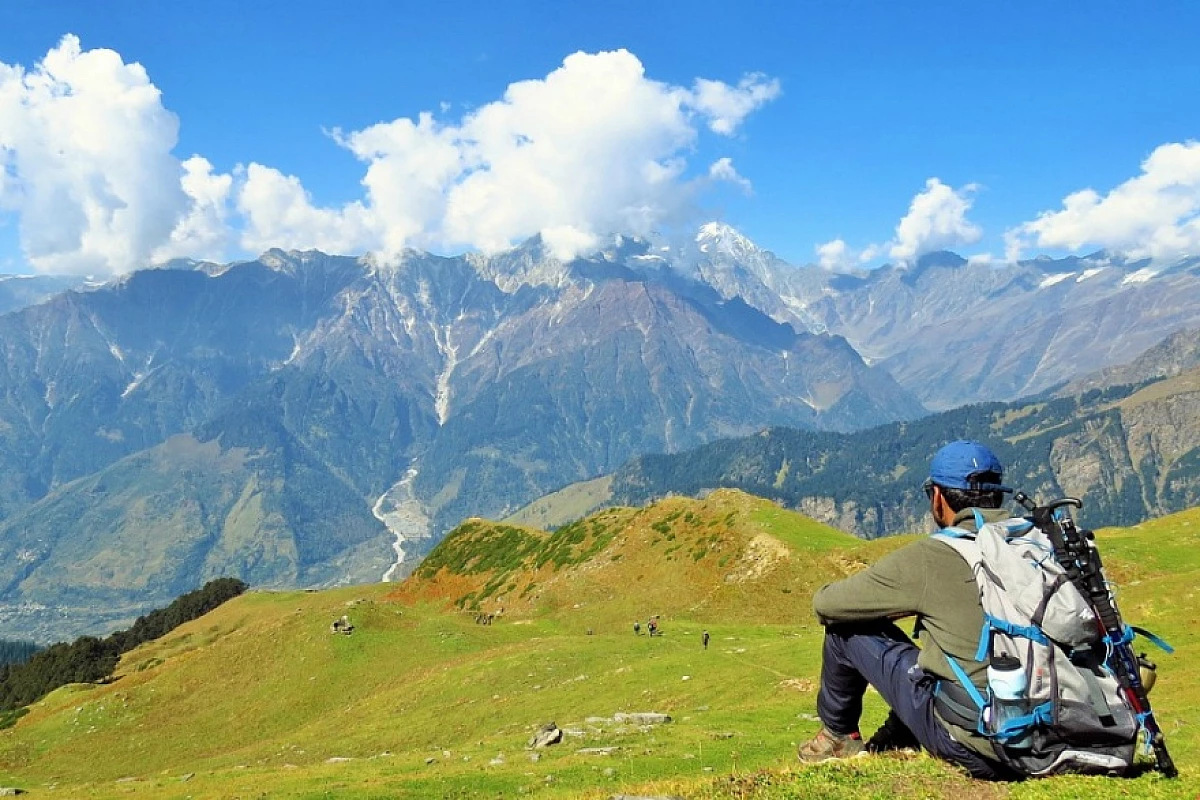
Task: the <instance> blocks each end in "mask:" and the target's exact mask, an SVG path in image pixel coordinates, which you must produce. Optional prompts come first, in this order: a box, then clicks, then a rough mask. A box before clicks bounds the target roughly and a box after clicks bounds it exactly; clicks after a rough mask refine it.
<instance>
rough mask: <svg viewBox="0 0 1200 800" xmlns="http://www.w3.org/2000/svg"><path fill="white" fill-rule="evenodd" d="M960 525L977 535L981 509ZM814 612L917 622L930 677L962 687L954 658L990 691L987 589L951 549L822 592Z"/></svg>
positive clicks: (908, 551) (967, 734)
mask: <svg viewBox="0 0 1200 800" xmlns="http://www.w3.org/2000/svg"><path fill="white" fill-rule="evenodd" d="M979 511H980V513H981V514H982V515H983V518H984V520H985V521H986V522H999V521H1000V520H1003V519H1007V518H1008V517H1009V516H1011V515H1010V514H1009V513H1008V512H1006V511H1004V510H1002V509H979ZM954 525H955V526H956V527H959V528H964V529H966V530H970V531H974V530H975V513H974V509H966V510H964V511H960V512H959V513H958V514H957V515H956V516H955V518H954ZM813 610H814V611H815V612H816V614H817V619H819V620H820V621H821V624H822V625H829V624H834V623H839V622H867V621H870V620H878V619H900V618H903V617H911V616H915V617H916V618H917V636H918V642H919V643H920V645H921V653H920V655H919V656H918V657H917V664H918V665H920V667H921V669H922V670H924V671H925V672H926V673H927V674H930V675H934V676H936V677H938V678H941V679H943V680H948V681H954V680H955V678H954V672H953V671H952V670H951V669H950V664H949V663H948V662H947V661H946V654H949V655H951V656H953V657H954V659H955V660H956V661H957V662H958V664H959V666H961V667H962V668H963V669H964V670H965V671H966V673H967V675H969V676H970V678H971V682H972V683H974V684H975V685H976V686H977V687H979V688H980V689H981V690H982V689H985V688H986V686H987V672H986V669H987V667H986V665H985V664H983V663H982V662H979V661H976V660H975V652H976V649H977V648H978V647H979V635H980V631H981V630H982V629H983V607H982V606H981V605H980V603H979V588H978V585H977V584H976V583H975V576H974V575H973V574H972V572H971V568H970V567H969V566H968V565H967V562H966V561H964V560H963V557H962V556H960V555H959V554H958V553H957V551H955V550H954V549H953V548H952V547H950V545H948V544H946V543H945V542H940V541H938V540H937V539H933V538H925V539H919V540H917V541H915V542H913V543H912V544H909V545H905V546H904V547H901V548H900V549H899V550H895V551H893V552H891V553H889V554H888V555H886V556H884V557H883V558H881V559H879V561H877V562H875V564H873V565H872V566H871V567H869V568H867V569H865V570H863V571H862V572H859V573H857V574H855V575H851V576H850V577H849V578H845V579H844V580H840V581H838V582H836V583H831V584H828V585H826V586H824V587H822V588H821V589H820V590H818V591H817V593H816V595H815V596H814V597H813ZM939 718H940V717H939ZM942 724H943V725H945V727H946V729H947V730H949V731H950V734H951V735H952V736H953V737H954V738H955V740H957V741H958V742H960V743H961V744H963V745H966V746H967V747H970V748H971V749H972V750H975V751H976V752H979V753H981V754H982V755H985V756H987V757H988V758H993V759H994V758H995V757H996V755H995V750H994V748H993V747H992V745H991V742H989V741H988V740H987V739H985V738H983V737H982V736H979V735H978V734H977V733H975V732H973V731H968V730H965V729H963V728H958V727H956V726H953V725H949V724H947V723H946V722H945V720H942Z"/></svg>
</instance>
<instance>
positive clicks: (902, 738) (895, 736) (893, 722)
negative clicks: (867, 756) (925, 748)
mask: <svg viewBox="0 0 1200 800" xmlns="http://www.w3.org/2000/svg"><path fill="white" fill-rule="evenodd" d="M920 749H921V743H920V742H919V741H917V737H916V736H914V735H913V732H912V731H910V730H909V729H908V726H907V725H905V724H904V722H903V721H901V719H900V718H899V717H898V716H896V713H895V712H894V711H893V712H891V713H889V714H888V718H887V719H885V720H884V721H883V724H882V725H880V726H879V730H877V731H875V733H873V734H871V738H870V739H868V740H867V752H868V753H886V752H887V751H889V750H913V751H916V750H920Z"/></svg>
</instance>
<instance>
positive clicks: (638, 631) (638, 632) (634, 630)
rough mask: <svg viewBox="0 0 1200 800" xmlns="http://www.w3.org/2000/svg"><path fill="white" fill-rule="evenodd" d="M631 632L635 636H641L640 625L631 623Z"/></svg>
mask: <svg viewBox="0 0 1200 800" xmlns="http://www.w3.org/2000/svg"><path fill="white" fill-rule="evenodd" d="M633 632H634V634H635V635H637V636H641V635H642V623H640V622H634V623H633Z"/></svg>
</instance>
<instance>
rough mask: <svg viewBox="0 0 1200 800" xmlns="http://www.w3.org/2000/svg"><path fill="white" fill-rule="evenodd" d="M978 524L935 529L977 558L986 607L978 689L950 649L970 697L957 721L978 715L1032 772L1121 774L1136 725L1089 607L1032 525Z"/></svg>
mask: <svg viewBox="0 0 1200 800" xmlns="http://www.w3.org/2000/svg"><path fill="white" fill-rule="evenodd" d="M976 521H977V523H978V527H979V531H978V533H971V532H970V531H966V530H963V529H960V528H945V529H943V530H942V531H941V532H940V533H938V534H935V535H934V538H935V539H938V540H940V541H942V542H945V543H946V544H947V545H949V546H950V547H953V548H954V549H955V550H956V551H957V552H958V553H959V554H960V555H961V556H962V557H963V558H964V559H965V560H966V562H967V563H968V564H970V565H971V568H972V570H973V571H974V573H975V581H976V583H977V584H978V586H979V597H980V601H981V602H982V605H983V613H984V624H983V630H982V632H981V633H980V638H979V649H978V650H977V651H976V653H975V659H976V660H977V661H980V662H984V663H986V664H988V665H989V668H988V688H987V690H986V692H980V691H979V689H978V688H977V687H975V686H974V685H973V684H972V682H971V680H970V678H968V676H967V674H966V672H965V670H963V669H962V667H961V666H960V665H959V664H958V663H957V662H956V661H955V660H954V659H953V658H950V657H949V656H947V658H948V660H949V662H950V666H951V669H953V670H954V671H955V674H956V675H957V677H958V686H955V687H954V688H955V690H956V691H957V692H958V694H959V696H960V697H961V695H962V692H963V690H965V694H966V696H967V697H968V698H969V705H968V704H966V703H958V704H957V707H958V708H960V709H961V708H962V707H963V706H966V708H965V709H964V710H963V713H960V714H959V716H960V719H959V720H952V721H955V722H958V723H962V722H969V721H973V722H974V725H973V726H970V727H974V729H975V730H977V731H978V732H979V733H980V734H982V735H984V736H986V737H988V738H989V739H991V741H992V743H993V744H994V745H996V751H997V754H998V755H999V756H1000V757H1001V759H1002V760H1003V761H1004V762H1005V763H1007V764H1008V765H1009V766H1011V767H1013V768H1014V769H1016V770H1018V771H1020V772H1022V773H1024V774H1026V775H1052V774H1059V773H1069V772H1082V773H1101V774H1121V773H1123V772H1125V771H1126V770H1127V769H1128V768H1129V767H1130V766H1131V765H1132V764H1133V760H1134V751H1135V749H1136V748H1135V745H1136V742H1137V738H1138V731H1139V725H1138V721H1137V719H1136V718H1135V716H1134V714H1133V712H1132V711H1131V710H1130V707H1129V705H1128V703H1127V702H1126V700H1125V697H1124V694H1123V693H1122V691H1121V689H1120V687H1119V685H1118V683H1117V680H1116V678H1115V677H1114V676H1113V673H1112V670H1111V669H1110V667H1109V664H1108V663H1107V661H1108V658H1109V656H1110V648H1108V647H1107V645H1106V643H1105V640H1104V633H1103V630H1102V629H1101V626H1099V625H1098V624H1097V619H1096V614H1095V612H1094V611H1093V610H1092V607H1091V605H1090V604H1089V603H1088V601H1087V600H1086V599H1085V598H1084V597H1083V595H1082V594H1081V593H1080V592H1079V590H1078V589H1077V588H1076V587H1075V585H1074V584H1073V583H1072V582H1071V581H1070V579H1069V578H1068V576H1067V575H1066V572H1065V571H1064V570H1063V568H1062V567H1061V566H1060V565H1059V563H1058V562H1057V561H1056V560H1055V559H1054V552H1053V548H1052V547H1051V544H1050V542H1049V541H1048V540H1047V537H1046V535H1045V534H1043V533H1042V532H1041V531H1040V530H1038V528H1037V527H1035V526H1034V525H1033V523H1032V522H1030V521H1029V520H1027V519H1023V518H1013V519H1009V520H1006V521H1004V522H993V523H986V524H985V523H984V520H983V519H982V517H980V516H979V515H978V512H976ZM939 691H940V690H939ZM941 708H942V706H939V709H941ZM972 711H973V712H974V714H973V715H972V714H970V712H972ZM943 716H945V714H943ZM972 716H973V720H972V719H971V717H972ZM963 717H965V719H963Z"/></svg>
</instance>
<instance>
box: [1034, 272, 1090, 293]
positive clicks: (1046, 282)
mask: <svg viewBox="0 0 1200 800" xmlns="http://www.w3.org/2000/svg"><path fill="white" fill-rule="evenodd" d="M1074 275H1075V273H1074V272H1059V273H1058V274H1056V275H1047V276H1046V277H1045V278H1042V282H1041V283H1039V284H1038V288H1039V289H1045V288H1047V287H1049V286H1053V285H1054V284H1056V283H1062V282H1063V281H1065V280H1066V279H1067V278H1070V277H1072V276H1074ZM1081 280H1082V279H1081Z"/></svg>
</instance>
